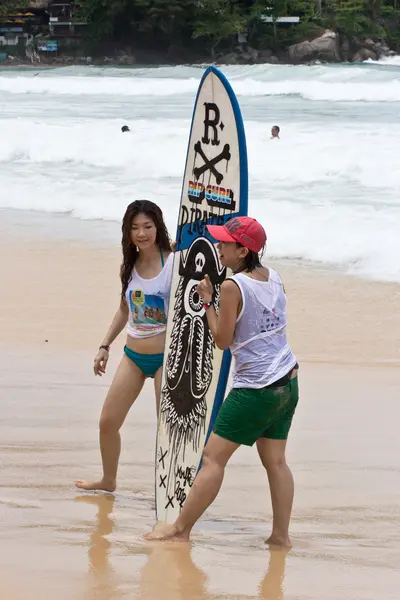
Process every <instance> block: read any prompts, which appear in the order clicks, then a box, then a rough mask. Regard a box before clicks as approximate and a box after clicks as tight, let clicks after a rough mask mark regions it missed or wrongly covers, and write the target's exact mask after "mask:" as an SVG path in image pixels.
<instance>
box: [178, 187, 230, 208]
mask: <svg viewBox="0 0 400 600" xmlns="http://www.w3.org/2000/svg"><path fill="white" fill-rule="evenodd" d="M187 194H188V198H189V200H190V201H191V202H194V203H196V204H201V203H202V201H203V200H204V198H205V199H206V200H207V204H208V205H209V206H216V207H221V208H222V207H223V208H228V209H230V210H232V211H233V210H235V201H234V199H233V192H232V190H230V189H227V188H223V187H219V186H218V185H211V184H209V185H207V187H205V186H204V184H203V183H200V181H197V182H195V181H189V186H188V193H187Z"/></svg>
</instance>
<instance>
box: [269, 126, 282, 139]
mask: <svg viewBox="0 0 400 600" xmlns="http://www.w3.org/2000/svg"><path fill="white" fill-rule="evenodd" d="M279 132H280V128H279V127H278V125H274V126H273V128H272V129H271V139H274V138H277V139H278V140H279V139H280V138H279Z"/></svg>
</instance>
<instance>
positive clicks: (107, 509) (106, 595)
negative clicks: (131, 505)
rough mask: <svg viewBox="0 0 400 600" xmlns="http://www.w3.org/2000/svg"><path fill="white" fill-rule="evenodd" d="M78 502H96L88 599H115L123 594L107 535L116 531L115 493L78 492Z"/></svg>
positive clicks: (90, 550) (89, 552)
mask: <svg viewBox="0 0 400 600" xmlns="http://www.w3.org/2000/svg"><path fill="white" fill-rule="evenodd" d="M75 501H76V502H86V503H88V504H93V505H96V506H97V508H98V510H97V515H96V522H95V526H94V528H93V531H92V533H91V534H90V536H89V550H88V563H89V564H88V567H89V580H88V589H87V591H85V594H84V598H85V599H86V598H87V600H92V599H93V600H114V599H117V598H120V597H121V595H120V593H119V592H118V584H117V578H116V574H115V572H114V569H113V568H112V566H111V562H110V550H111V547H112V544H111V542H110V540H109V539H107V537H106V536H108V535H110V534H111V533H112V532H113V529H114V525H115V521H114V519H113V517H112V514H113V511H114V503H115V497H114V496H113V495H111V494H110V495H108V494H99V495H86V494H82V495H80V496H76V498H75Z"/></svg>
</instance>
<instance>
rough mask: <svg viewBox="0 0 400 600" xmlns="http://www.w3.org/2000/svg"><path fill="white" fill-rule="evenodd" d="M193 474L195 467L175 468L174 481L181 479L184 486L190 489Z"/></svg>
mask: <svg viewBox="0 0 400 600" xmlns="http://www.w3.org/2000/svg"><path fill="white" fill-rule="evenodd" d="M195 472H196V468H195V467H185V468H183V467H177V468H176V470H175V477H176V479H181V480H182V481H183V485H184V486H185V485H188V486H189V487H192V485H193V477H194V473H195Z"/></svg>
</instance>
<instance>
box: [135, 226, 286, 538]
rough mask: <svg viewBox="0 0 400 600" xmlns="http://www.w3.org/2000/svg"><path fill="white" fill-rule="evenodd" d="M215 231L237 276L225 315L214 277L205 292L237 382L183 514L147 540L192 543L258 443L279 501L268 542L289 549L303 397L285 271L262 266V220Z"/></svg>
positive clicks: (225, 290)
mask: <svg viewBox="0 0 400 600" xmlns="http://www.w3.org/2000/svg"><path fill="white" fill-rule="evenodd" d="M208 230H209V233H210V234H211V236H213V237H214V239H216V240H218V241H219V244H218V249H219V252H220V259H221V263H222V264H223V265H224V266H225V267H227V268H229V269H231V270H232V271H233V273H234V274H233V276H232V277H229V278H228V279H227V280H226V281H225V282H224V283H223V284H222V286H221V299H220V307H219V312H218V314H217V313H216V312H215V310H214V307H213V304H212V303H211V301H212V299H213V293H214V290H213V288H212V285H211V282H210V279H209V277H208V276H206V278H205V279H204V280H203V281H201V282H200V284H199V286H198V293H199V295H200V296H201V298H202V299H203V301H204V310H205V311H206V313H207V319H208V324H209V326H210V329H211V331H212V334H213V337H214V340H215V343H216V345H217V346H218V347H219V348H221V349H226V348H230V350H231V352H232V355H233V361H234V363H233V365H234V366H233V386H232V389H231V391H230V392H229V394H228V396H227V397H226V399H225V401H224V403H223V405H222V407H221V409H220V412H219V414H218V417H217V420H216V423H215V426H214V431H213V433H212V434H211V436H210V438H209V441H208V443H207V446H206V448H205V450H204V453H203V463H202V468H201V470H200V472H199V474H198V475H197V477H196V479H195V481H194V483H193V486H192V488H191V490H190V493H189V495H188V497H187V499H186V502H185V504H184V505H183V509H182V511H181V513H180V516H179V517H178V519H177V520H176V522H175V523H174V524H173V525H162V526H157V527H156V528H155V529H154V530H153V532H152V533H150V534H148V535H147V536H146V538H147V539H179V540H188V539H189V535H190V532H191V530H192V527H193V525H194V524H195V523H196V521H197V520H198V519H199V518H200V517H201V515H202V514H203V512H204V511H205V510H206V509H207V508H208V507H209V505H210V504H211V503H212V502H213V501H214V499H215V498H216V496H217V494H218V491H219V489H220V487H221V484H222V480H223V476H224V469H225V466H226V464H227V462H228V460H229V459H230V457H231V456H232V454H233V453H234V452H235V450H237V448H239V446H240V445H242V444H244V445H247V446H252V445H253V444H254V443H256V445H257V450H258V454H259V457H260V459H261V462H262V464H263V466H264V467H265V469H266V472H267V476H268V480H269V484H270V492H271V500H272V509H273V523H272V534H271V536H270V537H269V538H268V540H267V542H268V543H269V544H271V545H276V546H281V547H290V546H291V541H290V538H289V521H290V515H291V510H292V502H293V477H292V474H291V471H290V469H289V467H288V466H287V464H286V460H285V449H286V441H287V437H288V434H289V430H290V427H291V422H292V418H293V415H294V413H295V410H296V406H297V402H298V384H297V369H298V365H297V362H296V358H295V356H294V354H293V353H292V351H291V349H290V347H289V345H288V342H287V337H286V329H287V319H286V295H285V291H284V288H283V284H282V281H281V279H280V277H279V275H278V273H276V271H274V270H273V269H268V268H265V267H263V266H262V265H261V262H260V258H259V253H260V252H261V251H262V249H263V248H264V245H265V242H266V234H265V231H264V229H263V227H262V226H261V225H260V224H259V223H258V222H257V221H256V220H255V219H252V218H250V217H236V218H234V219H230V220H229V221H227V223H226V224H225V225H223V226H211V225H210V226H208ZM249 501H250V502H251V500H249Z"/></svg>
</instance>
